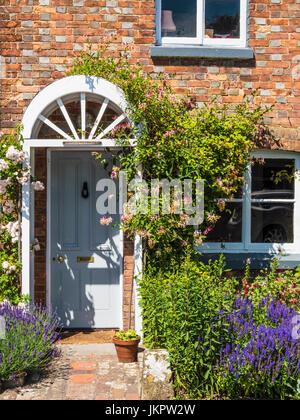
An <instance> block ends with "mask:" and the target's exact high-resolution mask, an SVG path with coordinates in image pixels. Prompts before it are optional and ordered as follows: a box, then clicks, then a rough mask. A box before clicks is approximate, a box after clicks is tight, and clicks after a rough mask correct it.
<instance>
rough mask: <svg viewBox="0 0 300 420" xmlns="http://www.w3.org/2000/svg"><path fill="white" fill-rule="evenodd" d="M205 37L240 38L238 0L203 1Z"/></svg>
mask: <svg viewBox="0 0 300 420" xmlns="http://www.w3.org/2000/svg"><path fill="white" fill-rule="evenodd" d="M205 37H206V38H239V37H240V0H205Z"/></svg>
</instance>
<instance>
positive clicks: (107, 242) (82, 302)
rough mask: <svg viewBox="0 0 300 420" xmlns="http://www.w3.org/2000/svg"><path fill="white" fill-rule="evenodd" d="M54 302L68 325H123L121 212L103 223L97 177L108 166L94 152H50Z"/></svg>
mask: <svg viewBox="0 0 300 420" xmlns="http://www.w3.org/2000/svg"><path fill="white" fill-rule="evenodd" d="M51 155H52V156H51V162H52V165H51V304H52V309H53V310H54V311H56V312H57V313H58V316H59V317H60V320H61V322H62V324H63V326H64V327H68V328H116V327H120V325H121V319H120V317H121V296H120V277H121V272H120V268H121V250H120V246H121V234H120V230H119V228H118V226H113V225H114V224H115V223H117V222H119V215H112V217H113V223H112V224H111V225H110V226H102V225H100V218H101V217H102V215H101V214H98V213H97V209H96V200H97V199H98V197H99V195H100V194H101V192H97V191H96V186H97V183H98V182H99V181H100V180H101V179H103V178H107V177H109V174H108V172H107V171H106V170H105V169H104V168H103V166H101V164H99V162H97V161H96V160H95V158H94V157H93V156H92V155H91V153H90V152H80V151H78V152H77V151H74V152H72V151H69V152H67V151H65V152H52V153H51Z"/></svg>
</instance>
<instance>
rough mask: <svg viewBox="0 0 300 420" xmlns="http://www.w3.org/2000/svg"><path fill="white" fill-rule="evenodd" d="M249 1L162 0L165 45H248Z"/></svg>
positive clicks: (162, 36) (160, 4)
mask: <svg viewBox="0 0 300 420" xmlns="http://www.w3.org/2000/svg"><path fill="white" fill-rule="evenodd" d="M247 2H248V0H185V1H182V0H159V1H158V5H159V11H160V12H161V13H160V17H159V16H158V19H159V18H160V30H161V41H162V44H192V45H205V46H219V45H224V46H238V47H246V38H247Z"/></svg>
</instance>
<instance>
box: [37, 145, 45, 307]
mask: <svg viewBox="0 0 300 420" xmlns="http://www.w3.org/2000/svg"><path fill="white" fill-rule="evenodd" d="M35 175H36V177H37V179H39V180H40V181H42V182H43V183H44V185H45V187H46V186H47V153H46V149H42V148H41V149H36V151H35ZM34 213H35V227H34V228H35V229H34V234H35V235H34V236H35V238H37V239H38V240H39V244H40V247H41V250H40V251H38V252H35V257H34V274H35V276H34V280H35V281H34V297H35V301H36V302H37V303H41V304H43V305H45V304H46V301H47V299H46V261H47V260H46V244H47V229H46V226H47V189H46V188H45V190H44V191H39V192H37V193H36V196H35V202H34Z"/></svg>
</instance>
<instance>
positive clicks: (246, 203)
mask: <svg viewBox="0 0 300 420" xmlns="http://www.w3.org/2000/svg"><path fill="white" fill-rule="evenodd" d="M252 156H253V157H254V158H264V159H294V160H295V168H300V153H296V152H295V153H291V152H284V151H278V152H277V151H257V152H255V153H253V154H252ZM250 170H251V165H249V166H248V170H247V173H246V175H245V178H246V184H245V187H244V191H243V198H242V199H235V200H234V201H233V202H242V203H243V221H242V242H240V243H229V242H224V243H222V242H221V243H219V242H204V244H203V245H202V246H200V247H197V250H198V251H199V252H203V253H249V252H251V253H269V254H273V253H275V254H276V253H282V254H283V255H284V254H299V249H300V223H299V215H300V179H299V177H296V178H295V195H294V199H292V200H284V199H278V200H276V201H278V202H286V203H293V204H294V221H293V222H294V242H293V243H283V244H280V243H272V244H267V243H251V203H253V202H255V200H253V199H252V200H251V175H250ZM257 201H259V202H264V201H265V202H270V200H268V199H265V200H257ZM272 201H274V200H272Z"/></svg>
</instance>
